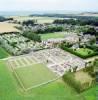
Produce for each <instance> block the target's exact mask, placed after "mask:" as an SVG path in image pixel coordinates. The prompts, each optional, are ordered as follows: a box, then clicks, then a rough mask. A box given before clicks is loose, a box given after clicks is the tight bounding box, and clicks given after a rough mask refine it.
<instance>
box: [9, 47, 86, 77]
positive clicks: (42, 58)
mask: <svg viewBox="0 0 98 100" xmlns="http://www.w3.org/2000/svg"><path fill="white" fill-rule="evenodd" d="M8 63H9V64H10V65H11V66H14V67H13V68H20V67H25V66H30V65H32V64H37V63H43V64H45V65H46V66H47V67H48V68H49V69H51V70H52V72H54V73H56V74H58V75H60V76H62V75H64V73H65V72H66V71H68V70H69V69H71V70H73V68H74V67H78V68H77V70H80V69H82V68H84V67H85V61H84V60H82V59H81V58H79V57H77V56H74V55H72V54H70V53H68V52H65V51H63V50H61V49H59V48H54V49H45V50H40V51H36V52H31V53H30V54H27V55H24V56H18V57H14V58H10V59H9V60H8Z"/></svg>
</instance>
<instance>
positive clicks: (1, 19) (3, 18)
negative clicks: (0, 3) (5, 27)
mask: <svg viewBox="0 0 98 100" xmlns="http://www.w3.org/2000/svg"><path fill="white" fill-rule="evenodd" d="M7 20H13V18H5V17H3V16H0V22H4V21H7Z"/></svg>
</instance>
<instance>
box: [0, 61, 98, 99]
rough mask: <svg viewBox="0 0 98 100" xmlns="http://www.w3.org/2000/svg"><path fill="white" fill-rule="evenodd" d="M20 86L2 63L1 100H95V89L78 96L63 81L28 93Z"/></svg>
mask: <svg viewBox="0 0 98 100" xmlns="http://www.w3.org/2000/svg"><path fill="white" fill-rule="evenodd" d="M19 86H20V85H19V84H18V83H17V81H16V79H15V78H14V77H13V75H12V73H11V72H10V71H9V70H8V68H7V66H6V65H5V62H4V61H0V100H95V87H94V88H91V89H89V90H87V91H85V92H83V93H81V94H77V93H76V92H75V90H74V89H72V88H71V87H70V86H68V85H67V84H66V83H63V82H62V81H61V79H60V80H58V81H55V82H53V83H50V84H47V85H44V86H41V87H38V88H34V89H32V90H30V91H27V92H23V91H22V89H21V87H19ZM97 87H98V86H97ZM83 98H85V99H83Z"/></svg>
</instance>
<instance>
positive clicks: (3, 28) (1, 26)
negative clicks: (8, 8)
mask: <svg viewBox="0 0 98 100" xmlns="http://www.w3.org/2000/svg"><path fill="white" fill-rule="evenodd" d="M15 26H19V25H17V24H12V23H7V22H0V33H3V32H19V30H18V29H16V28H15Z"/></svg>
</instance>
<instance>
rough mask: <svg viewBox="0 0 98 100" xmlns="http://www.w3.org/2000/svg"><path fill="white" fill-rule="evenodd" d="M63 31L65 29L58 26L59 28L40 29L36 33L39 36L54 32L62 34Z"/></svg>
mask: <svg viewBox="0 0 98 100" xmlns="http://www.w3.org/2000/svg"><path fill="white" fill-rule="evenodd" d="M60 31H63V27H60V26H57V27H47V28H45V29H41V28H40V29H38V30H36V31H35V33H37V34H45V33H53V32H60Z"/></svg>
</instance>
